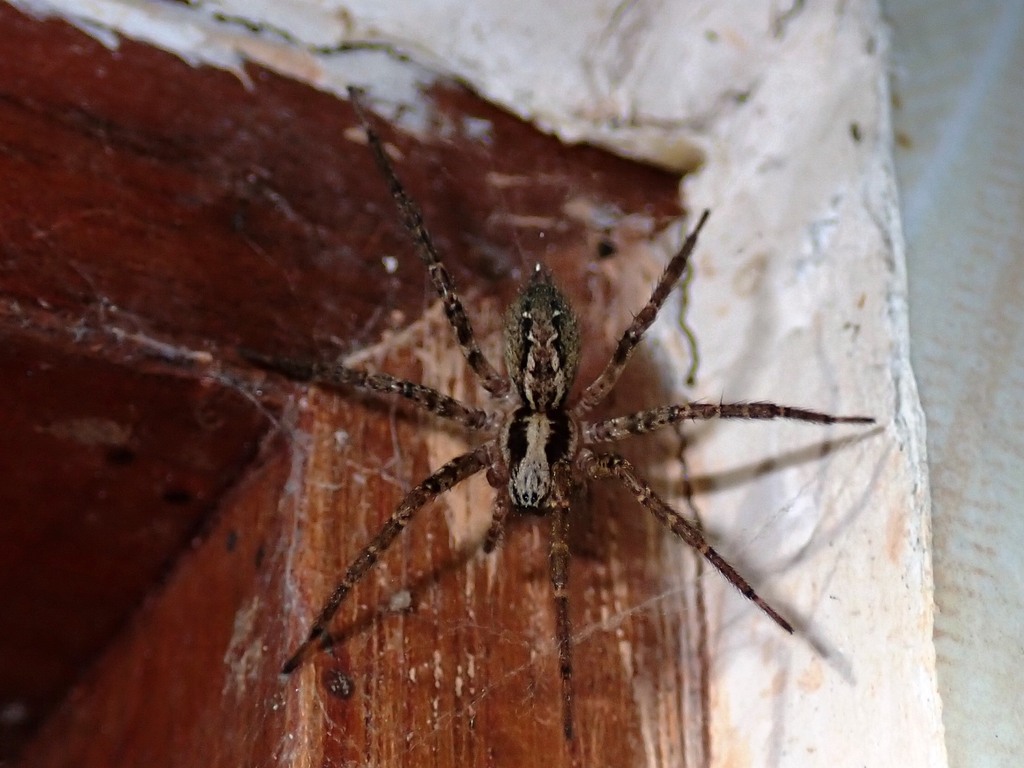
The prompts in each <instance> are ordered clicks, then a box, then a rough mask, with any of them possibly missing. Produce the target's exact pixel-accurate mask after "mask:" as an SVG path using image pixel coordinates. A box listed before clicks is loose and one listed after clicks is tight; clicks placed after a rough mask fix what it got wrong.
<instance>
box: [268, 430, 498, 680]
mask: <svg viewBox="0 0 1024 768" xmlns="http://www.w3.org/2000/svg"><path fill="white" fill-rule="evenodd" d="M489 451H490V443H485V444H484V445H481V446H480V447H478V448H476V449H475V450H473V451H470V452H468V453H464V454H462V455H461V456H457V457H455V458H454V459H452V460H451V461H449V462H448V463H447V464H445V465H444V466H442V467H441V468H440V469H438V470H437V471H436V472H434V474H432V475H431V476H430V477H428V478H427V479H426V480H424V481H423V482H421V483H420V484H419V485H417V486H416V487H415V488H413V489H412V490H411V491H409V493H407V494H406V495H405V498H404V499H402V501H401V503H400V504H399V505H398V508H397V509H396V510H395V511H394V513H393V514H392V515H391V517H390V518H388V521H387V522H386V523H384V527H383V528H381V529H380V531H379V532H378V533H377V535H376V536H374V537H373V540H372V541H371V542H370V543H369V544H367V545H366V547H365V548H364V549H363V551H362V552H360V553H359V554H358V555H357V556H356V559H355V560H354V561H352V564H351V565H350V566H349V567H348V570H347V571H346V572H345V578H344V579H342V581H341V583H340V584H338V586H336V587H335V588H334V591H333V592H332V593H331V596H330V597H329V598H327V602H326V603H324V606H323V608H321V609H320V613H319V614H317V617H316V621H314V622H313V626H312V628H311V629H310V630H309V635H308V636H307V638H306V640H305V642H303V643H302V645H300V646H299V647H298V649H297V650H296V651H295V653H293V654H292V656H291V658H289V659H288V661H286V662H285V665H284V668H283V669H282V670H281V671H282V673H283V674H288V673H290V672H292V671H294V670H295V669H296V668H297V667H298V666H299V665H300V664H302V662H303V661H304V660H305V659H306V656H307V655H308V654H309V651H310V649H311V648H312V647H313V644H314V643H316V642H317V641H318V640H320V641H325V640H326V641H329V639H330V635H329V634H328V632H327V625H328V624H329V623H330V621H331V619H332V618H333V617H334V614H335V613H336V612H337V610H338V606H340V605H341V603H342V601H343V600H344V599H345V597H346V596H347V595H348V593H349V592H350V591H351V589H352V587H353V586H355V584H356V582H358V581H359V580H360V579H361V578H362V577H363V576H365V575H366V572H367V571H369V570H370V568H372V567H373V565H374V564H375V563H376V562H377V558H378V557H379V556H380V554H381V553H382V552H385V551H386V550H387V548H388V547H390V546H391V544H392V542H393V541H394V540H395V538H396V537H397V536H398V534H400V533H401V532H402V529H404V528H405V526H406V524H407V523H408V522H409V520H411V519H412V516H413V514H414V513H415V512H416V511H417V510H419V509H420V508H421V507H423V506H424V505H426V504H428V503H430V502H431V501H433V500H434V499H436V498H437V497H438V496H440V495H441V494H442V493H444V492H445V491H447V490H449V489H450V488H452V486H454V485H455V484H456V483H459V482H461V481H462V480H465V479H466V478H467V477H469V476H470V475H473V474H476V473H477V472H479V471H480V470H481V469H483V468H484V467H485V466H487V457H488V453H489Z"/></svg>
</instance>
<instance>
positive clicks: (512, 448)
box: [243, 89, 873, 739]
mask: <svg viewBox="0 0 1024 768" xmlns="http://www.w3.org/2000/svg"><path fill="white" fill-rule="evenodd" d="M350 96H351V101H352V106H353V108H354V110H355V114H356V117H357V119H358V120H359V122H360V123H361V125H362V127H363V128H364V130H365V131H366V136H367V139H368V142H369V145H370V149H371V150H372V152H373V155H374V158H375V160H376V162H377V165H378V167H379V168H380V170H381V173H382V175H383V176H384V178H385V179H386V181H387V183H388V185H389V187H390V191H391V194H392V197H393V198H394V199H395V202H396V204H397V207H398V211H399V214H400V216H401V218H402V222H403V224H404V226H405V228H406V229H407V230H408V231H409V233H410V234H411V236H412V240H413V242H414V243H415V245H416V247H417V250H418V252H419V256H420V258H421V259H422V261H423V262H424V263H425V265H426V267H427V269H428V272H429V274H430V277H431V281H432V282H433V284H434V288H435V290H436V291H437V293H438V295H439V297H440V298H441V301H442V303H443V306H444V310H445V314H446V316H447V318H448V321H449V323H450V324H451V326H452V329H453V331H454V334H455V338H456V340H457V341H458V343H459V345H460V347H461V348H462V352H463V355H464V356H465V358H466V361H467V363H468V364H469V366H470V367H471V368H472V370H473V371H474V373H476V375H477V377H478V378H479V380H480V382H481V385H482V386H483V387H484V389H486V390H487V392H488V393H489V394H490V395H491V396H492V397H493V398H494V399H495V400H497V401H499V402H501V403H502V407H501V408H499V409H496V411H495V412H490V411H488V410H481V409H477V408H473V407H471V406H468V405H465V404H463V403H461V402H459V401H458V400H456V399H454V398H452V397H449V396H447V395H444V394H443V393H440V392H437V391H436V390H433V389H430V388H429V387H425V386H423V385H421V384H417V383H414V382H408V381H402V380H399V379H396V378H394V377H392V376H389V375H387V374H383V373H366V372H364V371H359V370H355V369H352V368H347V367H345V366H342V365H338V364H334V363H328V364H325V363H315V362H314V363H308V362H301V361H295V360H282V359H278V358H273V357H268V356H265V355H262V354H259V353H255V352H243V356H245V357H246V358H247V359H248V360H249V361H250V362H253V363H255V364H256V365H259V366H261V367H263V368H267V369H270V370H274V371H277V372H280V373H283V374H285V375H286V376H288V377H290V378H293V379H296V380H299V381H306V382H317V383H320V384H323V385H326V386H328V387H332V388H337V389H341V390H361V391H365V392H371V393H377V394H384V395H397V396H399V397H402V398H405V399H407V400H409V401H411V402H413V403H414V404H416V405H418V406H419V407H421V408H422V409H424V410H426V411H428V412H430V413H432V414H434V415H435V416H437V417H439V418H443V419H448V420H451V421H454V422H456V423H457V424H459V425H461V426H462V427H463V428H464V429H466V430H467V431H469V432H480V433H483V438H484V439H483V441H482V442H481V444H479V445H477V446H476V447H475V448H473V449H471V450H469V451H468V452H466V453H464V454H462V455H460V456H456V457H455V458H453V459H452V460H450V461H449V462H448V463H447V464H445V465H443V466H442V467H440V468H439V469H438V470H436V471H435V472H434V473H433V474H432V475H430V476H429V477H428V478H426V479H425V480H423V481H421V482H420V483H419V484H418V485H416V486H415V487H414V488H413V489H412V490H411V491H409V492H408V493H407V494H406V496H405V498H403V499H402V501H401V502H400V503H399V505H398V508H397V509H396V510H395V511H394V512H393V513H392V515H391V516H390V517H389V518H388V520H387V521H386V522H385V523H384V525H383V527H382V528H381V530H380V531H379V532H378V533H377V535H376V536H375V537H374V538H373V540H372V541H370V542H369V543H368V544H367V545H366V546H365V547H364V548H363V550H362V551H361V552H360V553H359V554H358V555H357V557H356V558H355V560H354V561H353V562H352V564H351V565H350V566H349V568H348V570H347V571H346V572H345V575H344V577H343V578H342V580H341V582H340V583H339V584H338V586H337V587H335V589H334V591H333V592H332V593H331V595H330V596H329V597H328V599H327V601H326V602H325V603H324V605H323V607H322V608H321V610H320V613H319V614H318V615H317V617H316V619H315V620H314V622H313V625H312V627H311V629H310V631H309V634H308V636H307V638H306V640H305V641H304V642H303V643H302V644H301V645H300V646H299V648H298V649H297V650H296V651H295V653H294V654H293V655H292V657H291V658H290V659H288V661H287V662H286V663H285V665H284V669H283V671H284V672H285V673H288V672H291V671H292V670H294V669H296V668H297V667H298V666H299V665H300V664H301V663H302V662H303V661H304V660H305V658H306V657H307V656H308V655H309V654H310V653H311V651H312V649H313V648H314V647H315V646H316V644H317V643H320V644H322V645H325V646H326V645H328V644H329V642H330V633H329V630H328V626H329V624H330V622H331V619H332V618H333V617H334V615H335V613H336V612H337V610H338V607H339V606H340V605H341V603H342V601H343V600H345V598H346V597H347V595H348V594H349V593H350V591H351V590H352V587H353V586H354V585H355V584H356V583H357V582H358V581H359V580H360V579H361V578H362V577H363V576H364V575H365V574H366V573H367V572H368V571H369V570H370V569H371V568H372V567H373V565H374V564H375V563H376V562H377V559H378V557H379V556H380V554H381V553H382V552H384V551H385V550H387V548H388V547H389V546H390V545H391V544H392V543H393V542H394V541H395V539H396V538H397V537H398V535H399V534H400V533H401V532H402V530H403V529H404V528H405V526H406V524H407V523H408V522H409V521H410V520H411V519H412V517H413V515H414V514H415V513H416V512H417V511H418V510H419V509H421V508H422V507H424V506H425V505H426V504H428V503H429V502H430V501H432V500H433V499H435V498H437V497H438V496H440V495H441V494H443V493H445V492H446V491H448V490H449V489H450V488H452V487H453V486H454V485H456V484H457V483H459V482H461V481H462V480H464V479H466V478H468V477H470V476H471V475H474V474H476V473H478V472H481V471H486V476H487V480H488V482H489V483H490V485H491V486H492V487H494V488H495V490H496V493H495V502H494V511H493V516H492V521H491V525H490V528H489V530H488V532H487V537H486V540H485V542H484V544H483V549H484V551H485V552H490V551H491V550H493V549H494V548H495V547H496V546H497V544H498V542H499V541H500V539H501V535H502V532H503V529H504V525H505V521H506V519H507V517H508V515H509V513H510V512H511V511H512V510H515V511H516V512H518V513H522V514H531V515H537V516H547V517H549V518H550V521H551V544H550V554H549V563H550V572H551V585H552V591H553V594H554V601H555V622H556V644H557V649H558V661H559V674H560V676H561V681H562V725H563V731H564V734H565V737H566V738H567V739H571V738H572V736H573V707H572V698H573V691H572V624H571V620H570V614H569V592H568V579H569V544H568V534H569V523H570V510H571V506H572V504H573V502H574V500H575V499H576V498H578V496H579V495H580V491H581V490H582V488H583V485H584V484H585V483H586V482H588V481H589V480H599V479H612V480H616V481H618V482H619V483H620V484H622V485H623V486H624V487H625V488H627V489H628V490H629V491H630V492H631V493H633V495H634V497H635V498H636V499H637V501H638V502H639V503H640V504H641V505H642V506H643V507H644V508H646V509H647V510H648V511H649V512H650V513H651V514H652V515H654V517H655V518H656V519H657V520H659V521H660V522H661V523H662V524H663V525H665V527H666V528H668V529H669V530H671V531H672V532H673V533H674V534H675V535H676V536H678V537H679V538H681V539H682V540H683V541H684V542H685V543H686V544H688V545H689V546H691V547H692V548H693V549H694V550H696V551H697V552H698V553H699V554H700V555H701V556H702V557H704V558H705V559H706V560H707V561H708V562H709V563H710V564H711V565H712V566H714V568H715V569H717V570H718V571H719V573H721V574H722V576H724V577H725V578H726V579H727V580H728V581H729V582H731V583H732V584H733V585H734V586H735V587H736V588H737V589H738V590H739V591H740V592H741V593H742V594H743V595H744V596H745V597H747V598H748V599H749V600H751V601H752V602H754V603H755V604H756V605H757V606H758V607H759V608H761V610H763V611H764V612H765V613H766V614H767V615H768V616H769V617H770V618H771V619H772V620H773V621H775V622H776V623H777V624H778V625H779V626H780V627H782V628H783V629H784V630H786V631H787V632H792V631H793V630H792V627H791V626H790V624H789V623H788V622H787V621H786V620H785V619H783V618H782V616H780V615H779V614H778V613H777V612H776V611H775V610H774V609H773V608H772V607H771V606H770V605H768V603H766V602H765V601H764V600H763V599H761V597H759V596H758V595H757V593H756V592H755V591H754V589H753V588H752V587H751V586H750V584H749V583H748V582H747V581H746V580H745V579H744V578H743V577H742V576H740V574H739V573H737V572H736V570H735V569H734V568H733V567H732V566H731V565H729V563H728V562H726V561H725V559H724V558H722V557H721V556H720V555H719V554H718V553H717V552H716V551H715V550H714V549H713V548H712V547H711V546H710V544H709V543H708V542H707V540H706V539H705V538H704V536H703V534H702V533H701V531H700V528H699V526H698V525H696V524H694V523H692V522H690V521H689V520H687V519H686V518H685V517H683V516H682V515H681V514H680V513H679V512H677V511H676V510H674V509H673V508H672V507H670V506H669V505H668V504H667V503H666V502H664V501H663V500H662V499H661V498H660V497H659V496H658V495H657V494H656V493H655V492H654V491H653V490H652V489H651V487H650V485H649V484H648V483H647V481H646V480H644V479H643V477H642V476H641V475H640V474H639V472H638V471H637V470H636V468H635V467H633V465H632V464H630V463H629V462H628V461H627V460H626V459H625V458H623V457H622V456H620V455H619V454H617V453H613V452H607V451H605V450H604V449H603V448H602V446H603V444H606V443H611V442H615V441H618V440H621V439H623V438H625V437H628V436H630V435H642V434H645V433H647V432H652V431H655V430H657V429H661V428H663V427H667V426H669V425H672V424H676V423H679V422H681V421H687V420H697V419H712V418H722V419H778V418H781V419H793V420H798V421H805V422H812V423H817V424H835V423H860V424H865V423H870V422H872V421H873V419H871V418H868V417H864V416H832V415H829V414H826V413H821V412H818V411H812V410H807V409H803V408H794V407H790V406H784V405H777V404H775V403H767V402H750V403H718V404H713V403H700V402H690V403H683V404H680V405H669V406H662V407H660V408H653V409H650V410H646V411H641V412H638V413H634V414H629V415H626V416H619V417H615V418H607V419H599V420H590V419H588V418H587V414H588V412H589V411H590V410H591V409H592V408H593V407H594V406H595V405H597V404H598V403H600V402H601V401H602V400H603V399H604V398H605V396H606V395H607V394H608V393H609V392H610V391H611V390H612V388H613V387H614V385H615V383H616V381H617V380H618V378H619V376H620V374H621V373H622V371H623V369H624V368H625V366H626V363H627V362H628V360H629V358H630V356H631V355H632V353H633V351H634V349H635V348H636V346H637V344H639V342H640V340H641V339H642V338H643V335H644V332H645V331H646V330H647V328H648V327H649V326H650V325H651V323H653V322H654V319H655V317H656V316H657V313H658V310H659V309H660V308H661V305H662V304H663V303H664V301H665V299H666V298H667V297H668V295H669V293H670V292H671V290H672V288H673V287H674V285H675V284H676V283H677V282H678V281H679V279H680V276H681V275H682V273H683V270H684V269H685V267H686V264H687V260H688V258H689V255H690V253H691V252H692V251H693V249H694V247H695V246H696V243H697V237H698V235H699V233H700V231H701V229H702V227H703V226H704V224H705V222H706V221H707V218H708V212H707V211H704V213H703V215H702V216H701V218H700V220H699V221H698V223H697V226H696V227H695V228H694V230H693V231H692V232H691V233H690V234H689V236H688V237H687V238H686V240H685V242H684V243H683V245H682V246H681V248H680V249H679V251H678V252H677V253H676V254H675V255H674V256H673V257H672V259H671V260H670V261H669V263H668V265H667V266H666V268H665V271H664V273H663V274H662V276H661V278H660V280H659V281H658V284H657V285H656V286H655V289H654V291H653V293H652V295H651V298H650V300H649V301H648V302H647V304H646V305H645V306H644V307H643V309H642V310H641V311H640V312H639V313H638V314H637V315H636V316H635V318H634V319H633V322H632V323H631V324H630V325H629V327H628V328H627V329H626V331H625V332H624V333H623V335H622V337H621V339H620V340H619V342H618V345H617V346H616V348H615V350H614V352H613V354H612V356H611V359H610V360H609V362H608V364H607V366H606V367H605V369H604V371H603V372H602V373H601V374H600V375H599V376H598V377H597V379H595V380H594V381H593V382H592V383H590V385H589V386H587V387H586V388H585V389H584V390H583V392H582V394H581V395H580V397H579V398H578V399H577V400H576V402H575V403H570V392H571V390H572V387H573V383H574V381H575V378H576V374H577V371H578V368H579V360H580V346H581V341H580V332H579V322H578V320H577V318H576V315H575V313H574V312H573V309H572V307H571V306H570V305H569V302H568V300H567V299H566V298H565V296H564V295H563V294H562V293H561V291H559V290H558V288H557V287H556V286H555V285H554V283H553V282H552V280H551V277H550V275H549V274H548V273H547V271H546V270H544V269H543V268H541V267H538V268H537V270H536V271H535V272H534V274H533V276H532V278H531V279H530V280H529V281H528V282H527V284H526V285H525V286H524V288H523V289H522V291H521V292H520V293H519V295H518V297H517V298H516V299H515V301H514V302H513V303H512V305H511V306H510V307H509V309H508V311H507V313H506V315H505V346H504V359H505V366H506V370H507V376H503V375H501V374H500V373H498V371H497V370H495V369H494V368H493V367H492V366H491V364H490V362H489V361H488V360H487V358H486V356H485V355H484V354H483V352H482V351H481V350H480V347H479V345H478V344H477V342H476V339H475V336H474V334H473V329H472V325H471V323H470V321H469V318H468V317H467V315H466V313H465V310H464V308H463V306H462V302H461V300H460V299H459V296H458V293H457V292H456V290H455V285H454V282H453V280H452V278H451V276H450V274H449V273H448V271H447V269H446V268H445V267H444V265H443V264H442V262H441V261H440V258H439V256H438V254H437V251H436V250H435V248H434V245H433V242H432V241H431V238H430V235H429V233H428V232H427V229H426V227H425V226H424V224H423V220H422V215H421V214H420V211H419V208H418V207H417V206H416V205H415V203H413V201H412V200H411V199H410V198H409V197H408V195H407V194H406V192H405V190H404V188H403V187H402V184H401V182H400V181H399V180H398V177H397V175H396V174H395V171H394V169H393V168H392V166H391V162H390V160H389V159H388V157H387V155H386V153H385V151H384V147H383V145H382V144H381V141H380V139H379V138H378V137H377V135H376V133H375V132H374V130H373V128H372V126H371V125H370V123H369V121H368V119H367V117H366V115H365V113H364V111H363V108H362V106H361V103H360V93H359V92H358V91H356V90H354V89H350ZM509 397H513V398H515V399H516V400H517V401H518V403H517V404H514V405H513V407H511V408H510V407H509V405H508V403H507V399H508V398H509Z"/></svg>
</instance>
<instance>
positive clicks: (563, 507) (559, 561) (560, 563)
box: [550, 483, 573, 739]
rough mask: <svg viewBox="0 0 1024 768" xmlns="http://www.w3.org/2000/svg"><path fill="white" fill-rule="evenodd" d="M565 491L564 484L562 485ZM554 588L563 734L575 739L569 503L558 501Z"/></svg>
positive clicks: (553, 523) (554, 520)
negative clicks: (573, 722) (570, 617)
mask: <svg viewBox="0 0 1024 768" xmlns="http://www.w3.org/2000/svg"><path fill="white" fill-rule="evenodd" d="M560 487H561V488H565V485H564V483H563V484H560ZM550 566H551V587H552V590H553V592H554V595H555V639H556V642H557V643H558V672H559V674H560V675H561V678H562V731H563V733H564V734H565V738H566V739H572V730H573V728H572V698H573V696H572V623H571V621H570V619H569V503H568V500H567V498H564V497H562V498H559V499H556V500H555V502H554V504H553V508H552V510H551V554H550Z"/></svg>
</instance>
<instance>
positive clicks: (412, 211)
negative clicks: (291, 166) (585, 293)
mask: <svg viewBox="0 0 1024 768" xmlns="http://www.w3.org/2000/svg"><path fill="white" fill-rule="evenodd" d="M362 93H363V92H362V91H361V90H360V89H358V88H354V87H352V86H349V89H348V95H349V101H350V102H351V103H352V108H353V109H354V110H355V113H356V118H357V119H358V120H359V124H360V125H361V126H362V128H363V130H364V131H366V140H367V141H368V142H369V144H370V149H371V150H372V152H373V158H374V160H375V161H376V163H377V167H378V168H379V169H380V172H381V174H383V176H384V178H385V179H386V180H387V183H388V188H389V190H390V191H391V197H393V198H394V200H395V205H397V206H398V213H399V215H400V216H401V219H402V224H403V225H404V226H405V229H406V230H407V231H408V232H409V234H410V236H411V237H412V239H413V242H414V243H415V245H416V250H417V251H418V252H419V256H420V259H421V260H422V261H423V263H424V264H426V265H427V271H428V272H429V273H430V281H431V282H432V283H433V284H434V289H435V290H436V291H437V293H438V295H439V296H440V297H441V302H442V303H443V304H444V313H445V315H446V316H447V317H448V322H449V323H451V326H452V328H453V329H454V330H455V337H456V338H457V339H458V341H459V346H461V347H462V353H463V355H465V357H466V361H467V362H468V363H469V367H470V368H472V369H473V372H474V373H476V375H477V376H478V377H479V378H480V382H481V384H482V385H483V387H484V389H486V390H487V391H488V392H490V393H491V394H492V395H494V396H495V397H503V396H504V395H505V394H507V393H508V390H509V382H508V380H507V379H506V378H505V377H504V376H502V375H501V374H499V373H498V372H497V371H496V370H495V369H494V366H493V365H491V363H490V361H489V360H488V359H487V358H486V357H485V356H484V353H483V352H482V351H481V349H480V345H479V344H478V343H477V341H476V336H475V335H474V334H473V325H472V323H470V321H469V317H467V315H466V310H465V308H464V307H463V306H462V299H460V298H459V295H458V293H457V292H456V290H455V281H454V280H453V279H452V276H451V273H449V272H448V270H447V269H445V266H444V265H443V264H442V263H441V259H440V257H439V256H438V254H437V248H435V247H434V241H433V240H432V239H431V237H430V233H429V232H428V231H427V227H426V225H425V224H424V223H423V213H422V212H421V211H420V209H419V206H417V205H416V203H415V202H413V200H412V198H411V197H409V195H408V193H407V192H406V191H405V187H403V186H402V182H401V181H399V179H398V174H396V173H395V169H394V167H392V165H391V161H390V160H389V159H388V156H387V153H386V152H385V151H384V145H383V144H382V143H381V140H380V137H379V136H378V135H377V132H376V131H375V130H374V129H373V126H372V125H370V121H369V118H368V117H367V115H366V111H365V109H364V108H363V103H362Z"/></svg>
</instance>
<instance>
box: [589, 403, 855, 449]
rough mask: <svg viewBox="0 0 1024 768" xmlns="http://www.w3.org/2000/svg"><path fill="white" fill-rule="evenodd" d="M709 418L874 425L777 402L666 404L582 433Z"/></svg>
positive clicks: (637, 431)
mask: <svg viewBox="0 0 1024 768" xmlns="http://www.w3.org/2000/svg"><path fill="white" fill-rule="evenodd" d="M706 419H789V420H791V421H808V422H811V423H814V424H874V422H875V420H874V419H872V418H871V417H870V416H833V415H831V414H828V413H821V412H819V411H811V410H808V409H806V408H793V407H790V406H788V405H776V404H775V403H764V402H754V403H684V404H683V405H663V406H661V407H659V408H651V409H650V410H646V411H638V412H637V413H631V414H629V415H628V416H616V417H615V418H612V419H603V420H602V421H596V422H593V423H591V424H587V425H586V426H585V427H584V429H583V434H584V436H585V439H586V440H587V441H588V442H594V443H604V442H612V441H615V440H621V439H622V438H624V437H627V436H628V435H643V434H646V433H647V432H654V431H656V430H659V429H662V428H663V427H667V426H669V425H671V424H676V423H678V422H680V421H698V420H706Z"/></svg>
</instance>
